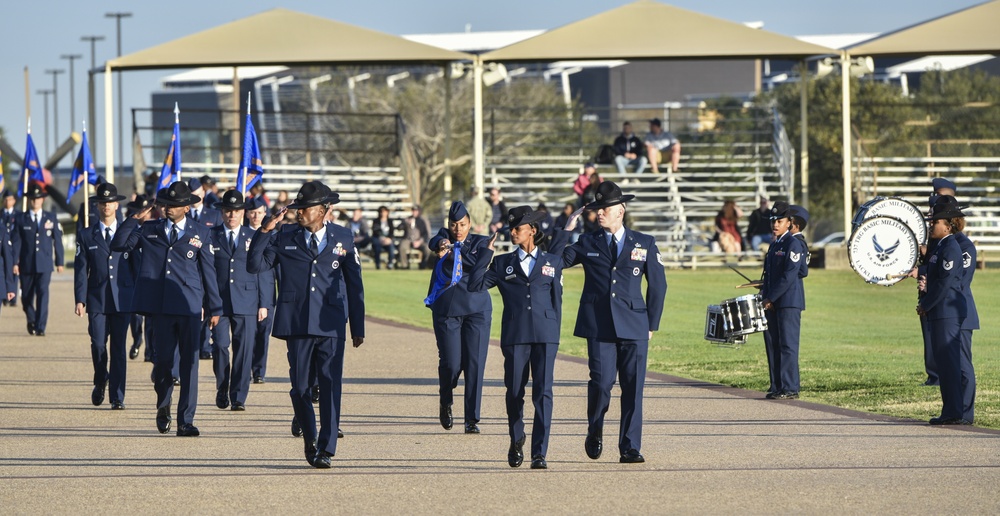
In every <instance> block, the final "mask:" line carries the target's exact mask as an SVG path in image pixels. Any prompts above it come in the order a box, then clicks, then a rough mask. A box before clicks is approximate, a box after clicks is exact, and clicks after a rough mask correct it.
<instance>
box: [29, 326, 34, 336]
mask: <svg viewBox="0 0 1000 516" xmlns="http://www.w3.org/2000/svg"><path fill="white" fill-rule="evenodd" d="M34 334H35V323H28V335H34Z"/></svg>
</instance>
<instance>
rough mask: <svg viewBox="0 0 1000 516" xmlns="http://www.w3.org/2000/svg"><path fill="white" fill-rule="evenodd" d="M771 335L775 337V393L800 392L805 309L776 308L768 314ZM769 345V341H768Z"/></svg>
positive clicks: (772, 339)
mask: <svg viewBox="0 0 1000 516" xmlns="http://www.w3.org/2000/svg"><path fill="white" fill-rule="evenodd" d="M765 317H767V331H768V333H770V334H771V336H770V346H771V351H770V353H769V354H768V357H769V362H770V368H769V369H770V372H771V381H772V382H776V383H775V385H774V388H775V391H774V392H799V388H800V385H799V327H800V325H801V321H802V309H801V308H772V309H771V310H767V311H766V314H765ZM764 343H765V345H767V341H766V340H765V341H764Z"/></svg>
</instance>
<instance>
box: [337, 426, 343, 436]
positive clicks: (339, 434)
mask: <svg viewBox="0 0 1000 516" xmlns="http://www.w3.org/2000/svg"><path fill="white" fill-rule="evenodd" d="M343 438H344V431H343V430H341V429H339V428H338V429H337V439H343Z"/></svg>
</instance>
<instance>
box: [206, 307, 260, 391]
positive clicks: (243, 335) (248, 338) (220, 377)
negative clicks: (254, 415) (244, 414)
mask: <svg viewBox="0 0 1000 516" xmlns="http://www.w3.org/2000/svg"><path fill="white" fill-rule="evenodd" d="M256 323H257V316H256V315H223V316H222V317H219V324H218V325H216V326H215V328H213V329H212V335H213V336H214V337H215V344H214V345H213V346H212V349H213V350H214V354H213V356H212V368H213V369H214V370H215V388H216V389H228V390H229V399H231V400H232V401H233V402H237V401H238V402H240V403H246V402H247V393H249V392H250V360H251V359H252V358H253V356H252V355H253V336H254V332H255V331H256V330H257V324H256ZM230 343H232V349H233V352H232V367H230V353H229V348H230Z"/></svg>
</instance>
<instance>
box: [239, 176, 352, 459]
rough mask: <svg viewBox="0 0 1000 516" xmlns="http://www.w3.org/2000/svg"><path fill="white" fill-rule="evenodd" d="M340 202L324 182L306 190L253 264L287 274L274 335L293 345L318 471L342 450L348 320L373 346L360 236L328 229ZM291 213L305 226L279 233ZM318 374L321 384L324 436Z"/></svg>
mask: <svg viewBox="0 0 1000 516" xmlns="http://www.w3.org/2000/svg"><path fill="white" fill-rule="evenodd" d="M338 202H340V196H338V195H337V194H336V193H333V192H331V191H330V189H329V188H328V187H327V186H326V185H324V184H322V183H320V182H319V181H310V182H308V183H306V184H304V185H302V188H301V189H300V190H299V193H298V195H297V196H296V198H295V202H293V203H292V204H290V205H288V208H283V209H282V210H281V211H279V212H278V213H276V214H275V215H274V217H272V218H270V219H267V220H265V222H264V224H263V225H262V226H261V227H260V229H258V230H257V232H256V233H255V234H254V236H253V240H251V242H250V254H249V258H248V261H247V270H248V271H249V272H250V274H259V273H261V272H262V271H265V270H268V269H272V268H277V269H278V271H279V277H280V278H281V280H280V284H279V285H278V303H277V307H276V308H275V314H274V336H275V337H277V338H279V339H284V340H285V341H286V342H287V343H288V365H289V378H290V379H291V383H292V388H291V392H290V395H291V398H292V408H293V409H294V411H295V420H296V421H297V422H299V423H300V424H301V430H302V432H303V439H304V440H305V456H306V460H307V461H308V462H309V464H310V465H311V466H313V467H316V468H329V467H331V460H330V459H331V457H333V456H334V455H335V454H336V451H337V438H336V434H335V433H334V431H335V430H336V429H337V428H339V425H340V407H341V404H340V399H341V393H342V390H343V374H344V349H345V341H346V340H347V324H348V322H350V325H351V340H352V343H353V345H354V347H358V346H360V345H361V344H362V343H364V340H365V339H364V335H365V294H364V285H363V283H362V281H361V261H360V259H359V258H358V254H357V250H356V249H355V248H354V237H353V236H352V235H351V232H350V230H349V229H347V228H344V227H341V226H337V225H335V224H326V223H325V219H326V213H327V211H328V210H329V208H330V206H331V205H332V204H336V203H338ZM287 209H293V210H296V213H295V215H296V219H297V221H298V225H299V227H297V228H294V229H293V230H291V231H275V227H276V226H277V224H278V221H279V220H281V218H282V217H283V216H284V214H285V211H286V210H287ZM310 370H315V371H316V375H317V376H318V378H319V386H320V399H319V414H320V428H319V432H318V433H317V431H316V413H315V411H314V410H313V406H312V395H311V392H310V391H311V387H312V382H311V381H310V378H309V376H310V375H309V373H310Z"/></svg>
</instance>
